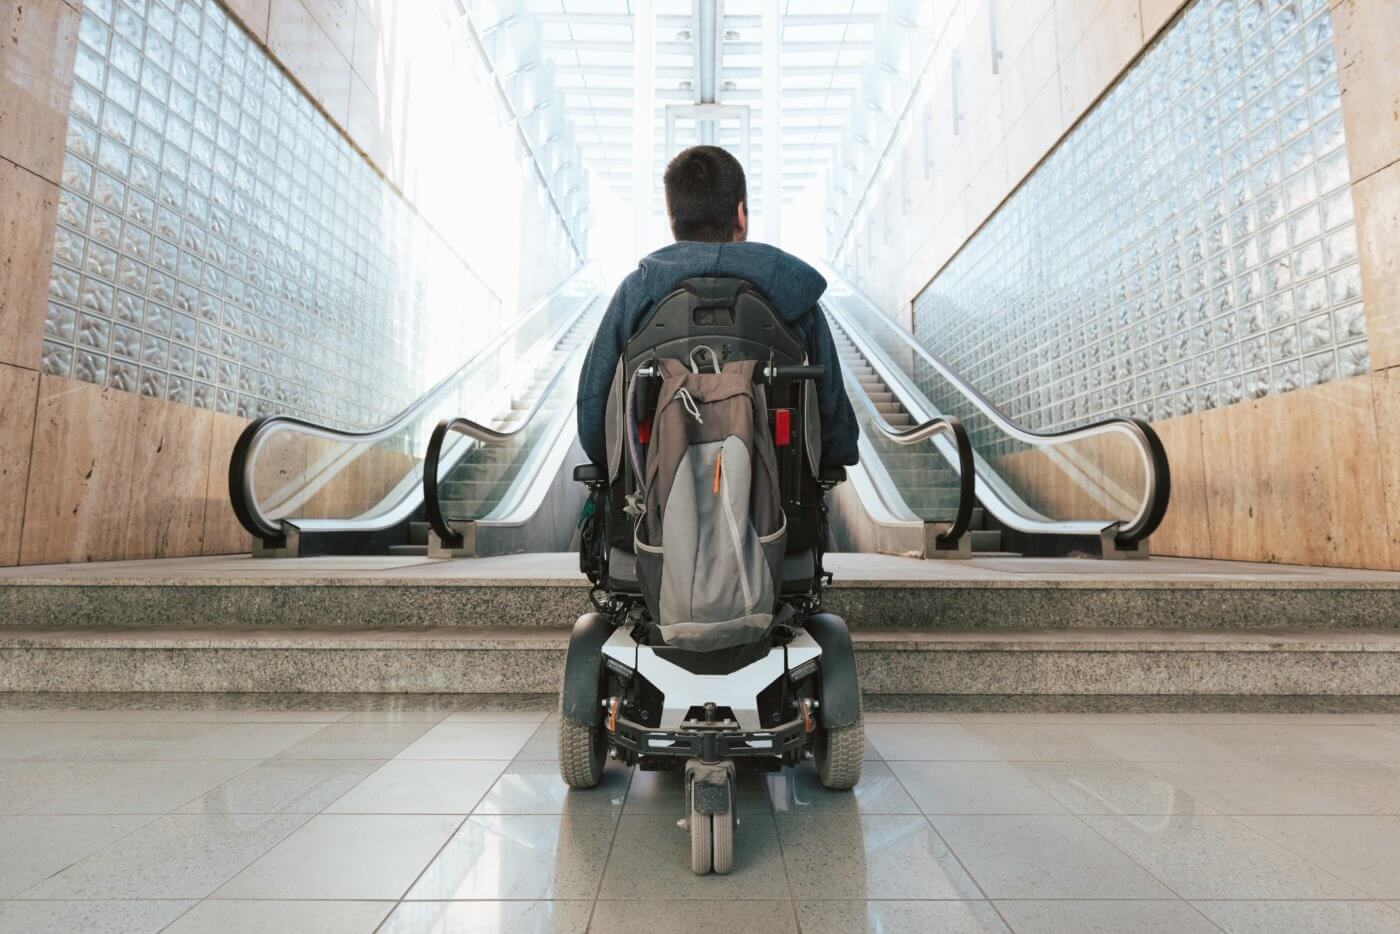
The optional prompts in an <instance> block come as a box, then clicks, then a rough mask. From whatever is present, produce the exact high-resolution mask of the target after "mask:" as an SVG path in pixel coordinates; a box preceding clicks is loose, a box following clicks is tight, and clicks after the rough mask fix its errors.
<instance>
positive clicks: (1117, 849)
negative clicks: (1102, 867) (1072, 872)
mask: <svg viewBox="0 0 1400 934" xmlns="http://www.w3.org/2000/svg"><path fill="white" fill-rule="evenodd" d="M1071 816H1073V817H1074V819H1075V820H1077V821H1078V822H1079V823H1081V824H1083V825H1084V826H1085V827H1087V828H1089V831H1090V832H1091V833H1093V834H1094V836H1096V837H1098V838H1099V839H1100V840H1102V841H1103V842H1104V843H1106V844H1108V846H1109V847H1111V848H1112V849H1113V850H1114V851H1115V852H1116V853H1118V854H1119V855H1120V856H1122V857H1123V858H1124V859H1126V860H1127V861H1128V862H1130V863H1132V864H1133V865H1134V866H1136V867H1137V868H1138V869H1140V870H1142V871H1143V873H1145V874H1146V875H1147V877H1148V878H1149V879H1152V880H1153V881H1154V882H1156V883H1157V884H1158V885H1160V886H1161V887H1162V888H1164V889H1166V890H1167V891H1168V892H1170V893H1172V895H1174V896H1176V897H1177V898H1178V899H1179V900H1181V901H1183V902H1184V901H1188V899H1187V898H1186V897H1185V896H1184V895H1182V894H1181V893H1180V892H1178V891H1177V890H1176V888H1175V887H1174V886H1172V885H1171V884H1170V883H1168V882H1167V880H1165V879H1163V878H1161V877H1160V876H1158V875H1157V873H1155V872H1153V871H1152V870H1151V869H1148V868H1147V867H1146V866H1144V865H1143V864H1142V863H1141V862H1140V861H1139V860H1138V859H1137V858H1136V857H1134V856H1133V855H1132V854H1131V853H1129V852H1128V851H1127V850H1125V849H1123V848H1122V847H1121V846H1119V845H1118V844H1116V843H1114V842H1113V841H1112V840H1110V839H1108V837H1106V836H1104V835H1103V834H1102V833H1100V832H1099V830H1098V828H1097V827H1095V826H1094V825H1093V824H1091V823H1089V822H1088V821H1086V820H1085V819H1084V815H1080V814H1073V815H1071ZM1154 816H1156V815H1154ZM1198 913H1199V912H1198ZM1207 920H1209V919H1207ZM1211 923H1212V924H1214V922H1211Z"/></svg>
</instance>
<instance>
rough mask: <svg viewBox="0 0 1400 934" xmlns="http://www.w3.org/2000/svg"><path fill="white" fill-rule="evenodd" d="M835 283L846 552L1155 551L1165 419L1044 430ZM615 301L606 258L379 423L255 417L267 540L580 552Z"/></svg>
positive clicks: (382, 548)
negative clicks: (854, 436)
mask: <svg viewBox="0 0 1400 934" xmlns="http://www.w3.org/2000/svg"><path fill="white" fill-rule="evenodd" d="M828 279H829V280H830V282H831V288H830V289H829V291H828V293H827V296H826V297H825V298H824V299H823V302H822V307H823V310H824V312H825V314H826V316H827V318H828V320H829V322H830V324H831V329H832V333H833V337H834V339H835V342H836V345H837V350H838V355H839V358H840V366H841V370H842V378H843V380H844V381H845V384H846V387H847V391H848V394H849V395H850V397H851V401H852V404H853V406H854V408H855V411H856V415H857V418H858V420H859V422H860V426H861V439H860V461H861V463H860V465H859V466H858V467H856V468H854V469H853V470H851V471H850V472H849V478H850V482H849V483H847V484H844V485H842V486H841V487H839V488H838V489H837V492H836V495H835V496H834V498H833V500H832V522H831V527H832V533H833V539H834V540H833V543H832V544H833V546H834V547H835V548H837V549H838V550H841V551H857V552H876V553H886V554H902V555H918V556H926V557H934V556H957V555H964V556H965V555H968V554H973V553H978V554H996V553H1011V554H1022V555H1041V556H1059V555H1075V554H1084V555H1098V556H1105V557H1138V556H1145V555H1146V546H1145V542H1146V539H1147V537H1148V536H1149V535H1150V534H1151V532H1152V531H1153V530H1154V529H1155V528H1156V527H1157V525H1158V524H1159V523H1160V521H1161V519H1162V516H1163V514H1164V513H1165V509H1166V503H1167V498H1168V495H1169V491H1170V475H1169V470H1168V466H1167V462H1166V456H1165V454H1164V452H1163V450H1162V447H1161V443H1160V441H1158V439H1157V437H1156V435H1155V434H1154V433H1153V432H1152V429H1151V428H1150V427H1149V426H1147V425H1146V424H1145V423H1142V422H1140V421H1137V420H1134V419H1125V418H1117V419H1109V420H1107V421H1104V422H1098V423H1095V424H1092V425H1085V426H1081V427H1076V428H1071V429H1067V430H1062V431H1053V432H1043V431H1033V430H1031V429H1028V428H1026V427H1025V426H1023V425H1021V424H1019V423H1018V422H1016V421H1015V420H1013V419H1011V418H1010V417H1009V416H1007V415H1006V414H1005V413H1004V412H1002V411H1001V410H1000V409H999V408H998V407H997V406H995V405H994V404H993V403H992V402H991V401H990V400H988V399H987V398H986V397H985V396H983V395H982V394H980V393H979V392H978V391H977V390H976V389H975V388H973V387H972V386H971V385H970V384H969V383H968V382H967V381H965V380H963V379H962V378H961V377H960V376H959V375H957V374H955V373H953V372H951V371H950V370H949V369H948V368H947V367H946V366H945V365H944V364H943V363H942V362H941V361H939V360H938V358H937V357H936V356H934V355H933V354H932V353H931V352H930V351H929V350H928V349H927V348H925V347H923V346H922V345H921V344H920V343H919V342H918V341H917V340H915V339H914V338H913V337H912V336H911V335H910V334H908V333H907V332H906V331H904V330H903V329H902V328H900V327H899V326H898V325H897V324H896V323H895V322H894V321H893V320H892V319H891V318H889V317H888V316H887V315H885V314H884V313H883V312H882V311H880V310H879V309H878V308H876V307H875V306H874V305H873V304H871V303H870V302H869V301H868V300H867V299H865V298H864V296H862V295H861V294H860V293H859V292H858V291H856V290H855V289H853V288H852V287H851V286H849V285H848V284H846V283H845V282H844V281H842V280H841V279H840V277H839V276H836V275H834V274H832V273H828ZM603 305H604V303H603V301H602V296H601V291H600V282H599V280H598V278H597V276H596V274H595V273H593V272H592V271H591V270H585V271H581V272H580V273H578V274H577V275H575V276H574V277H572V278H571V279H570V280H569V281H568V282H566V283H564V284H563V285H561V286H560V287H559V288H558V289H556V290H555V292H553V293H551V295H550V296H548V297H547V298H545V299H543V300H541V301H540V302H539V303H537V304H536V305H535V306H533V307H532V308H531V309H530V310H528V311H527V312H526V313H525V314H523V315H522V316H521V318H520V319H519V320H518V321H517V322H516V323H515V324H514V325H512V326H511V327H510V328H509V329H508V330H507V331H505V332H504V333H502V334H501V335H499V336H498V337H497V338H495V339H494V340H492V341H491V342H490V343H488V344H487V345H486V346H485V347H484V348H482V350H480V351H479V352H477V353H476V354H475V355H474V356H473V357H472V359H471V360H468V361H466V362H465V363H464V364H463V365H462V366H461V367H460V368H459V369H458V370H456V371H455V372H454V373H453V374H451V375H450V376H448V377H447V378H446V379H444V380H443V381H441V382H440V383H439V384H438V385H437V386H435V387H433V388H432V389H431V390H429V391H428V392H427V393H425V394H424V395H423V396H422V397H421V398H420V399H419V400H418V401H416V402H415V403H413V405H411V406H409V407H408V408H407V409H405V410H404V412H402V413H400V415H398V416H396V417H395V418H394V419H391V420H390V421H389V422H388V423H386V424H385V425H384V426H382V427H380V428H379V429H376V430H374V431H367V432H349V431H340V430H335V429H330V428H327V427H325V426H318V425H314V424H311V423H308V422H305V421H302V420H300V419H295V418H290V417H286V416H273V417H270V418H265V419H260V420H259V421H257V422H254V423H253V424H252V425H250V426H249V428H248V429H247V430H246V431H245V432H244V435H243V437H242V438H241V439H240V441H239V444H238V446H237V447H236V448H235V451H234V457H233V462H232V464H231V467H230V475H229V482H230V494H231V496H232V498H233V502H234V506H235V511H236V512H237V513H238V515H239V518H240V520H241V521H242V522H243V524H244V526H245V527H246V528H248V530H249V531H250V532H251V533H252V534H253V536H254V540H255V548H254V550H255V553H259V554H265V555H287V556H290V555H314V554H390V555H399V556H410V555H425V554H430V553H431V554H435V555H438V556H445V555H448V554H458V555H462V554H475V555H487V554H505V553H514V552H526V551H529V552H539V551H564V550H567V549H568V548H569V545H570V539H571V536H572V533H573V531H574V526H575V523H576V520H577V517H578V515H579V510H580V508H581V506H582V503H583V495H584V494H583V489H582V487H581V486H580V485H579V484H576V483H573V482H572V481H571V480H570V478H569V472H570V468H571V467H572V466H573V465H574V464H576V463H580V462H582V460H583V459H584V458H583V454H582V452H581V450H580V449H579V447H578V442H577V435H576V429H575V417H574V395H575V387H576V384H577V379H578V370H579V367H580V366H581V363H582V358H583V353H582V351H583V349H584V347H585V346H586V344H587V342H588V340H589V339H590V338H591V336H592V334H593V333H594V331H595V330H596V328H597V324H598V321H599V319H600V318H601V315H602V311H603ZM430 541H431V542H432V543H433V544H432V548H433V550H432V551H431V552H430Z"/></svg>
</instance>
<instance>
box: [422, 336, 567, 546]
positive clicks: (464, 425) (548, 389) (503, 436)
mask: <svg viewBox="0 0 1400 934" xmlns="http://www.w3.org/2000/svg"><path fill="white" fill-rule="evenodd" d="M568 369H569V367H568V365H567V364H566V363H563V362H561V363H560V365H559V366H558V367H557V368H556V369H555V371H554V375H553V376H551V377H550V378H549V382H548V383H546V384H545V386H544V389H542V390H540V393H539V395H538V396H537V397H536V398H535V401H534V402H533V403H532V404H531V405H530V407H529V408H528V409H526V410H525V414H524V415H523V416H521V417H520V420H519V421H518V422H516V424H515V427H513V428H511V429H510V430H508V431H501V430H500V429H498V428H492V427H491V426H489V425H483V424H482V423H481V422H478V421H475V420H473V419H470V418H466V417H465V416H461V415H457V416H453V417H450V418H444V419H442V420H441V421H439V422H438V423H437V425H436V426H434V427H433V433H432V435H431V436H430V437H429V438H428V450H427V452H426V453H425V454H424V455H423V509H424V511H425V512H426V513H427V515H428V525H429V526H431V527H432V530H433V531H434V532H435V533H437V536H438V540H439V541H440V542H441V543H442V545H443V547H445V548H461V547H462V545H463V544H464V542H465V536H463V534H462V533H461V532H458V531H456V530H454V529H453V528H452V526H451V524H450V523H449V522H448V519H447V516H446V515H445V514H444V513H443V511H442V499H441V496H440V494H439V492H438V463H439V461H440V460H441V458H442V447H443V445H444V444H445V443H446V442H447V436H448V434H450V433H452V432H456V433H458V434H462V435H466V436H467V437H468V438H473V439H475V440H476V441H478V442H480V443H482V444H500V443H502V442H505V441H509V440H511V439H512V438H514V437H516V436H517V435H519V434H520V433H521V432H522V431H524V430H525V429H527V428H529V427H530V423H531V422H533V421H534V420H535V416H536V415H537V414H539V411H540V410H541V409H542V408H544V405H545V403H546V402H547V401H549V397H550V396H551V395H553V393H554V387H555V386H557V385H558V384H559V380H560V379H561V378H563V376H564V373H565V372H566V371H568Z"/></svg>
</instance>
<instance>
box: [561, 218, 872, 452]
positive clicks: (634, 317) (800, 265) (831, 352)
mask: <svg viewBox="0 0 1400 934" xmlns="http://www.w3.org/2000/svg"><path fill="white" fill-rule="evenodd" d="M695 276H733V277H735V278H739V279H745V280H747V281H749V282H751V283H753V285H754V286H755V287H756V288H757V289H758V290H759V291H760V292H762V293H763V294H764V296H765V297H767V299H768V301H769V302H771V303H772V305H773V307H774V308H776V309H777V311H778V314H780V315H781V316H782V318H783V320H784V321H786V322H787V323H788V325H789V326H790V327H791V328H792V330H793V332H794V333H795V334H796V335H797V337H798V339H799V340H801V341H802V342H803V343H804V344H805V345H806V348H807V359H808V360H809V361H810V362H811V363H813V364H816V365H820V366H824V367H826V375H825V376H824V377H823V378H822V379H821V380H819V381H818V383H817V398H818V407H819V408H820V410H821V421H822V466H823V467H835V466H842V467H849V466H852V465H854V464H855V463H856V461H857V459H858V458H859V453H858V450H857V447H856V442H857V439H858V438H859V437H860V429H859V427H857V425H856V416H855V412H853V411H852V410H851V400H850V399H849V398H847V396H846V387H845V385H844V384H843V383H842V381H841V372H840V364H839V363H838V359H837V356H836V345H835V344H834V343H833V342H832V339H831V329H830V328H829V327H828V325H827V323H826V318H825V316H823V315H822V313H821V310H820V309H819V308H817V299H819V298H821V295H822V293H823V292H825V291H826V280H825V279H824V278H822V275H821V273H819V272H817V271H816V270H815V269H813V268H812V267H811V266H809V265H807V264H806V263H804V262H803V261H802V260H800V259H798V258H797V257H795V256H791V255H789V254H787V253H784V252H783V251H782V250H780V249H778V248H777V247H775V246H770V245H769V244H766V243H750V242H746V241H741V242H738V243H698V242H695V241H690V240H682V241H679V242H677V243H672V244H671V245H669V246H664V247H662V248H661V249H659V250H657V251H656V252H655V253H652V254H651V255H650V256H646V257H644V258H643V259H642V261H641V262H640V263H639V264H638V265H637V268H636V269H635V270H633V271H632V272H631V273H630V274H629V275H628V276H627V278H625V279H623V280H622V284H621V285H619V286H618V287H617V291H616V292H615V293H613V297H612V301H611V302H609V303H608V310H607V311H606V312H605V313H604V314H603V321H602V323H601V324H599V325H598V333H597V335H595V336H594V338H593V343H592V344H591V345H590V346H589V348H588V356H587V357H585V358H584V361H583V371H582V372H581V373H580V374H579V381H578V437H579V442H580V443H581V444H582V445H583V450H584V453H585V454H587V455H588V457H589V459H590V460H592V461H593V462H594V463H595V464H606V463H607V443H606V440H605V438H604V423H605V411H606V408H607V402H608V392H609V390H610V389H611V387H612V381H613V375H614V373H615V372H616V370H617V362H618V360H619V359H621V357H622V351H623V348H624V346H625V345H626V343H627V341H628V340H629V339H630V338H631V337H632V335H633V334H635V333H636V331H637V329H638V327H640V326H641V323H642V321H643V320H644V319H645V318H646V315H647V313H648V312H649V311H651V309H652V306H654V305H655V304H656V303H657V302H658V301H660V300H661V299H662V298H663V297H665V295H666V294H667V293H668V292H670V291H671V289H672V288H674V287H675V285H676V283H678V282H680V281H681V280H683V279H690V278H693V277H695Z"/></svg>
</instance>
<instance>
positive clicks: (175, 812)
mask: <svg viewBox="0 0 1400 934" xmlns="http://www.w3.org/2000/svg"><path fill="white" fill-rule="evenodd" d="M209 761H211V762H237V761H239V760H237V759H211V760H209ZM266 761H267V760H266V759H259V760H257V761H256V762H253V764H252V765H248V766H244V767H243V768H242V769H239V770H238V771H237V772H235V773H234V774H232V775H230V776H229V777H228V778H226V779H224V780H223V781H221V782H219V783H218V784H216V785H214V787H213V788H207V789H205V790H204V791H201V792H200V793H199V794H196V795H194V796H193V797H191V798H190V799H188V800H187V801H182V802H180V804H179V805H177V806H176V807H174V808H171V809H170V810H168V811H166V812H165V813H166V816H182V817H190V816H196V815H198V813H199V812H195V814H194V815H190V814H182V813H181V809H182V808H186V807H189V806H190V805H191V804H193V803H194V802H196V801H198V800H199V799H200V798H202V797H204V796H205V795H207V794H212V793H213V792H215V791H217V790H218V789H220V788H222V787H224V785H226V784H228V783H229V782H231V781H233V780H234V779H235V778H238V777H239V776H240V775H245V774H247V773H248V772H250V771H252V770H253V769H256V768H257V767H258V766H260V765H262V764H263V763H264V762H266ZM94 781H96V780H94ZM89 784H92V782H90V783H89ZM288 813H292V814H296V813H300V812H297V811H291V812H288Z"/></svg>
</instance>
